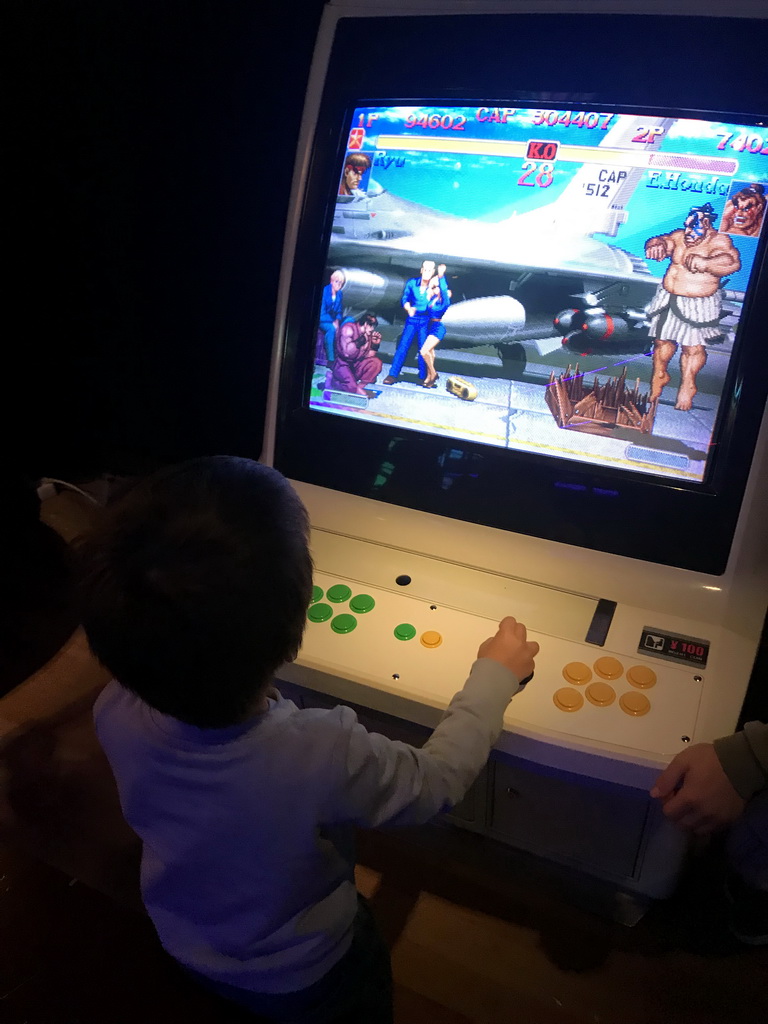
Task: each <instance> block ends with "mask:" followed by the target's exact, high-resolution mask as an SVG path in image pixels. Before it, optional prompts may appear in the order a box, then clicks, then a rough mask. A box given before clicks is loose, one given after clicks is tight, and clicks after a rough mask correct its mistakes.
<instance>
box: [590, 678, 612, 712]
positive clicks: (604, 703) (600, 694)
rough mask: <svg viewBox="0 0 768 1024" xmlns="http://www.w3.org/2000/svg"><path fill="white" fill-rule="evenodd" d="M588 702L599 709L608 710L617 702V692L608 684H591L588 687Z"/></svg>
mask: <svg viewBox="0 0 768 1024" xmlns="http://www.w3.org/2000/svg"><path fill="white" fill-rule="evenodd" d="M587 700H588V701H589V702H590V703H591V704H596V705H597V706H598V707H599V708H607V707H608V705H609V704H613V702H614V701H615V700H616V691H615V690H614V688H613V687H612V686H609V685H608V683H590V684H589V686H588V687H587Z"/></svg>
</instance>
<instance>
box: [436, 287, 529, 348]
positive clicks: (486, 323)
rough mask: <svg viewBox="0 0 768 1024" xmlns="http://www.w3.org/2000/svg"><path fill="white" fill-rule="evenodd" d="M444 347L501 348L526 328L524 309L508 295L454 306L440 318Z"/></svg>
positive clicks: (470, 300)
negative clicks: (494, 346)
mask: <svg viewBox="0 0 768 1024" xmlns="http://www.w3.org/2000/svg"><path fill="white" fill-rule="evenodd" d="M443 325H444V327H445V330H446V339H445V340H446V343H447V344H448V343H450V342H453V343H454V344H456V345H464V346H472V345H502V344H505V343H506V342H509V341H513V340H515V337H516V335H517V333H518V331H519V330H520V328H521V327H524V326H525V308H524V307H523V305H522V303H520V302H518V301H517V299H513V298H512V296H511V295H487V296H485V297H484V298H481V299H466V300H465V301H464V302H455V303H453V304H452V305H451V306H449V307H448V309H447V310H446V311H445V313H444V314H443Z"/></svg>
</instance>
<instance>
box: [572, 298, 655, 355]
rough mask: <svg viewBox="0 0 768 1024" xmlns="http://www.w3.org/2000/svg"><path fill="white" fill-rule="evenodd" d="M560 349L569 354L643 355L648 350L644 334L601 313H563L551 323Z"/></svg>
mask: <svg viewBox="0 0 768 1024" xmlns="http://www.w3.org/2000/svg"><path fill="white" fill-rule="evenodd" d="M554 324H555V329H556V330H557V331H558V332H559V333H560V334H562V335H564V337H563V345H565V346H567V347H568V348H569V349H571V350H572V351H573V352H578V353H579V354H581V355H589V354H590V353H592V352H611V351H612V352H643V351H645V350H646V349H647V348H648V347H649V344H650V343H649V340H648V332H647V330H645V329H644V328H643V327H642V326H636V327H634V326H632V325H631V324H630V323H629V321H628V320H626V319H625V318H624V317H622V316H617V315H616V314H615V313H606V311H605V310H604V309H600V308H592V309H585V310H580V309H565V310H563V311H562V313H558V314H557V316H556V317H555V320H554Z"/></svg>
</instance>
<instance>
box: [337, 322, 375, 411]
mask: <svg viewBox="0 0 768 1024" xmlns="http://www.w3.org/2000/svg"><path fill="white" fill-rule="evenodd" d="M378 323H379V321H378V320H377V319H376V317H375V316H374V315H373V313H363V315H362V316H360V317H358V319H357V320H356V321H353V322H350V323H344V324H342V325H341V327H340V328H339V330H338V333H337V335H336V359H335V361H334V363H333V367H332V369H331V387H332V388H334V389H335V390H337V391H346V392H347V393H348V394H352V395H364V396H365V397H368V395H367V394H366V391H365V389H366V387H367V386H368V385H369V384H373V382H374V381H375V380H376V378H377V377H378V376H379V374H380V373H381V360H380V359H379V357H378V356H377V355H376V353H377V352H378V350H379V345H380V344H381V335H380V334H379V332H378V331H377V330H376V327H377V326H378Z"/></svg>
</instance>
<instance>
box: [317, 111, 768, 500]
mask: <svg viewBox="0 0 768 1024" xmlns="http://www.w3.org/2000/svg"><path fill="white" fill-rule="evenodd" d="M345 133H346V147H345V152H344V154H343V159H342V160H341V161H340V166H338V178H336V179H335V181H334V182H333V184H332V188H333V190H334V204H333V205H334V212H333V223H332V226H331V230H330V240H329V245H328V250H327V259H326V265H325V268H324V273H323V278H322V280H320V281H318V282H317V296H318V303H317V321H316V327H317V331H316V337H315V338H313V346H314V348H313V356H314V359H313V362H312V372H311V375H310V383H309V385H308V387H309V391H308V394H307V396H306V397H307V401H308V404H309V406H310V408H311V409H313V410H316V411H320V412H323V413H325V414H328V415H333V416H342V417H351V418H353V419H362V420H367V421H372V422H376V423H381V424H384V425H388V426H390V427H398V428H403V429H408V430H415V431H422V432H426V433H429V434H437V435H441V436H444V437H448V438H456V439H457V440H466V441H472V442H475V443H480V444H486V445H492V446H496V447H500V448H507V449H514V450H516V451H521V452H530V453H535V454H537V455H543V456H555V457H558V458H560V459H566V460H573V461H575V462H580V463H588V464H591V465H595V466H601V467H612V468H615V469H620V470H630V471H632V472H634V473H640V474H653V475H655V476H662V477H665V478H672V479H673V480H677V481H680V482H688V483H690V484H694V485H696V484H700V483H702V482H703V481H705V479H706V476H707V470H708V463H709V461H710V454H711V452H712V451H713V448H714V447H715V445H716V440H717V428H718V416H719V412H720V407H721V404H722V405H725V401H726V399H727V397H728V394H729V390H728V389H729V387H731V386H732V385H731V376H732V375H729V364H730V363H731V357H732V355H733V354H734V352H735V351H736V350H737V348H738V345H739V322H740V318H741V315H742V309H743V307H744V304H745V301H747V299H748V294H749V288H750V281H751V280H752V279H753V278H754V277H755V276H756V274H753V273H752V271H753V267H754V266H755V254H756V249H757V246H758V243H759V239H760V235H761V232H762V231H763V230H764V221H765V219H766V217H765V212H766V202H767V201H768V128H765V127H755V126H754V125H752V126H750V125H748V124H732V123H723V122H721V121H714V120H693V119H690V118H679V117H672V116H666V115H663V116H658V115H656V116H649V115H646V114H637V113H617V112H614V111H610V110H602V109H601V110H576V109H562V108H560V109H557V108H550V109H543V108H542V109H533V108H531V109H523V108H515V107H491V106H487V107H458V106H429V107H413V106H409V107H406V106H364V107H359V108H357V109H355V110H354V112H353V113H352V115H351V117H350V120H349V122H348V124H347V125H346V127H345ZM309 358H310V359H311V358H312V357H311V356H310V357H309Z"/></svg>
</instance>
